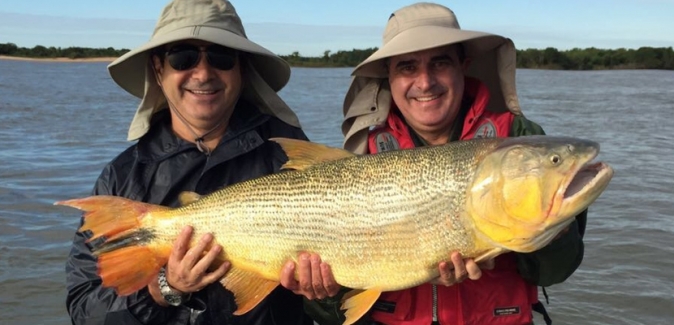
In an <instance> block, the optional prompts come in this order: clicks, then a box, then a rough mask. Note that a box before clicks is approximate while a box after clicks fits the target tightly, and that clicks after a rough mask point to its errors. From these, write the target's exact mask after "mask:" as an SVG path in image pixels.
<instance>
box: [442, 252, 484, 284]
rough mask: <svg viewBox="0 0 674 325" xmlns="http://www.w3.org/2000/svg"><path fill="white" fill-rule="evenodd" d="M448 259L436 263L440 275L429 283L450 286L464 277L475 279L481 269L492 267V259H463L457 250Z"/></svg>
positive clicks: (479, 274)
mask: <svg viewBox="0 0 674 325" xmlns="http://www.w3.org/2000/svg"><path fill="white" fill-rule="evenodd" d="M450 261H451V263H450V262H440V264H438V270H439V271H440V276H438V277H437V278H435V279H433V280H431V281H430V283H431V284H437V285H444V286H451V285H454V284H457V283H461V282H463V280H465V279H471V280H477V279H479V278H480V277H482V270H491V269H493V268H494V259H489V260H486V261H483V262H480V263H475V261H473V259H463V257H462V256H461V253H459V252H452V254H451V255H450Z"/></svg>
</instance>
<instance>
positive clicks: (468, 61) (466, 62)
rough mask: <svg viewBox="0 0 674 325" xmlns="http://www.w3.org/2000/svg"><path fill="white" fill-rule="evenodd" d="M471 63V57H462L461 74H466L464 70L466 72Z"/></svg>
mask: <svg viewBox="0 0 674 325" xmlns="http://www.w3.org/2000/svg"><path fill="white" fill-rule="evenodd" d="M471 63H473V60H472V59H471V58H465V59H463V62H462V63H461V69H462V70H463V74H466V72H468V68H470V64H471Z"/></svg>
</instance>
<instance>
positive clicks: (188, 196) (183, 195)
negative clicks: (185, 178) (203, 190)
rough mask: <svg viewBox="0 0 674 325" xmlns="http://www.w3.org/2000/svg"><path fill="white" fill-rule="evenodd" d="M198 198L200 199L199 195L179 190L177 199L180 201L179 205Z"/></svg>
mask: <svg viewBox="0 0 674 325" xmlns="http://www.w3.org/2000/svg"><path fill="white" fill-rule="evenodd" d="M199 199H201V195H199V194H197V193H195V192H191V191H184V192H180V194H179V195H178V201H180V205H181V206H186V205H189V204H192V203H194V202H196V201H199Z"/></svg>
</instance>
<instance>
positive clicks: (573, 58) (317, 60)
mask: <svg viewBox="0 0 674 325" xmlns="http://www.w3.org/2000/svg"><path fill="white" fill-rule="evenodd" d="M376 50H377V48H376V47H373V48H368V49H364V50H359V49H353V50H350V51H337V52H334V53H332V52H331V51H329V50H326V51H325V52H323V55H322V56H317V57H307V56H302V55H300V53H299V52H293V53H292V54H290V55H281V57H282V58H283V59H284V60H286V61H288V63H289V64H290V65H291V66H294V67H355V66H356V65H358V64H359V63H360V62H362V61H363V60H365V59H366V58H367V57H368V56H370V55H371V54H372V53H374V52H375V51H376ZM128 51H129V50H128V49H121V50H116V49H114V48H112V47H108V48H85V47H67V48H60V47H53V46H52V47H44V46H41V45H37V46H35V47H33V48H25V47H18V46H16V44H13V43H5V44H1V43H0V55H10V56H20V57H32V58H58V57H66V58H71V59H77V58H95V57H119V56H121V55H123V54H124V53H126V52H128ZM517 67H518V68H529V69H557V70H604V69H662V70H674V50H672V47H671V46H670V47H666V48H665V47H659V48H656V47H640V48H638V49H624V48H620V49H616V50H606V49H597V48H594V47H591V48H586V49H579V48H575V49H572V50H565V51H559V50H557V49H555V48H552V47H549V48H546V49H542V50H541V49H526V50H517Z"/></svg>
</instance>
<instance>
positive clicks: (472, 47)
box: [352, 26, 506, 78]
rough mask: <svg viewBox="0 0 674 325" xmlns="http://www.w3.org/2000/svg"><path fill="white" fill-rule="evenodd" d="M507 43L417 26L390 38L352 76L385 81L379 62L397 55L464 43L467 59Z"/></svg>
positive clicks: (467, 32) (472, 33) (469, 33)
mask: <svg viewBox="0 0 674 325" xmlns="http://www.w3.org/2000/svg"><path fill="white" fill-rule="evenodd" d="M504 42H506V38H505V37H502V36H498V35H494V34H489V33H484V32H477V31H470V30H461V29H455V28H448V27H443V26H419V27H414V28H410V29H407V30H405V31H403V32H401V33H400V34H398V35H396V36H395V37H393V38H392V39H391V40H390V41H388V42H387V43H386V44H385V45H384V46H382V47H381V48H380V49H379V50H377V51H375V52H374V53H372V55H370V56H369V57H368V58H367V59H365V60H364V61H363V62H362V63H361V64H359V65H358V66H356V68H355V69H354V71H353V73H352V75H353V76H359V77H370V78H386V77H387V76H388V74H387V69H386V66H385V65H384V64H383V62H381V60H383V59H386V58H390V57H393V56H396V55H401V54H406V53H412V52H417V51H423V50H427V49H432V48H436V47H441V46H446V45H451V44H457V43H463V45H464V48H465V50H466V56H467V57H469V58H472V57H477V56H480V54H482V53H485V52H488V51H491V50H493V49H494V48H496V47H498V46H499V45H501V44H503V43H504Z"/></svg>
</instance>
